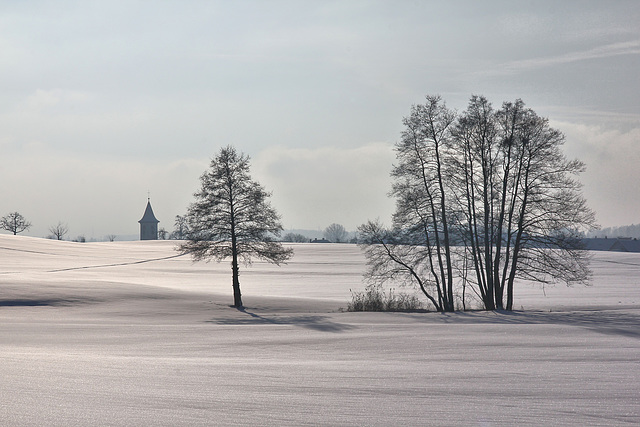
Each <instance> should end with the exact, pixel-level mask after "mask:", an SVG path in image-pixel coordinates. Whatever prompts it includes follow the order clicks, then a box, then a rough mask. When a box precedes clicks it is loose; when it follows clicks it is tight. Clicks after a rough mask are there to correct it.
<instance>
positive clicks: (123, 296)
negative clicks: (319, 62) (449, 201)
mask: <svg viewBox="0 0 640 427" xmlns="http://www.w3.org/2000/svg"><path fill="white" fill-rule="evenodd" d="M173 246H174V243H173V242H121V243H119V242H110V243H106V242H105V243H71V242H56V241H49V240H43V239H33V238H28V237H20V236H17V237H16V236H7V235H2V236H0V361H1V363H0V376H1V378H2V381H0V399H1V401H0V402H1V403H0V405H1V406H0V425H7V426H22V425H32V426H41V425H57V426H87V425H114V426H131V425H158V426H159V425H166V426H177V425H185V426H192V425H380V426H383V425H443V426H452V425H467V426H473V425H477V426H492V425H501V426H506V425H536V426H539V425H558V426H560V425H601V426H614V425H639V424H640V254H621V253H604V252H603V253H595V254H594V256H595V259H594V262H593V268H594V271H595V277H594V283H593V286H592V287H589V288H584V287H574V288H566V287H564V286H556V287H552V288H547V289H545V290H544V291H543V290H542V289H541V288H540V287H538V286H529V285H524V286H521V287H520V288H519V289H518V292H517V295H516V304H515V305H516V306H517V307H518V308H521V307H522V308H523V309H524V311H520V310H519V311H516V312H514V313H501V314H500V313H486V312H475V313H457V314H447V315H443V314H438V313H413V314H400V313H395V314H394V313H345V312H341V311H340V310H339V309H340V308H341V307H346V304H347V301H348V300H349V297H350V292H349V290H350V289H353V290H361V289H362V288H363V284H362V279H361V274H362V271H363V268H364V258H363V256H362V254H361V253H360V251H359V250H358V248H357V247H356V246H353V245H323V244H300V245H293V246H294V249H295V253H296V255H295V257H294V258H293V260H292V262H290V263H289V264H288V265H286V266H283V267H280V268H278V267H274V266H271V265H268V264H263V263H255V264H254V265H253V266H252V267H250V268H247V269H244V270H242V275H241V286H242V290H243V297H244V302H245V304H246V306H247V308H246V310H245V311H238V310H234V309H232V308H230V307H229V304H230V303H231V302H232V297H231V286H230V271H229V270H230V269H229V266H228V264H227V263H223V264H216V263H210V264H206V263H200V264H192V263H191V261H190V260H189V258H188V257H183V256H176V253H175V252H174V251H173Z"/></svg>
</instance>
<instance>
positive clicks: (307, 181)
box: [0, 0, 640, 239]
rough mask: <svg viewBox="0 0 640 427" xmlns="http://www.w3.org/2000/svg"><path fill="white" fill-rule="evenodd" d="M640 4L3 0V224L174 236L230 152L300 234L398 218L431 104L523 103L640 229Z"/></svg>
mask: <svg viewBox="0 0 640 427" xmlns="http://www.w3.org/2000/svg"><path fill="white" fill-rule="evenodd" d="M639 22H640V2H638V1H636V0H630V1H615V0H612V1H567V0H563V1H557V0H554V1H537V2H531V1H521V2H518V1H513V0H511V1H504V2H503V1H493V2H491V1H483V2H478V1H475V0H473V1H446V2H445V1H443V2H430V1H398V0H393V1H345V0H339V1H218V2H215V1H202V2H199V1H188V2H185V1H114V0H110V1H91V2H85V1H29V2H20V1H0V87H1V92H2V96H0V150H1V153H2V168H1V170H0V215H5V214H6V213H9V212H13V211H19V212H21V213H22V214H23V215H24V216H25V217H26V218H27V219H29V220H30V221H31V222H32V223H33V228H32V229H31V230H30V231H29V232H28V233H26V234H28V235H32V236H46V235H47V234H49V233H48V228H49V227H50V226H52V225H54V224H56V223H57V222H58V221H62V222H64V223H67V224H68V225H69V228H70V234H69V236H68V238H75V237H76V236H78V235H85V236H86V237H87V238H96V239H101V238H103V236H105V235H106V234H118V235H126V234H137V233H138V223H137V221H138V220H139V219H140V218H141V217H142V214H143V213H144V208H145V205H146V201H147V194H148V192H150V195H151V203H152V205H153V208H154V211H155V214H156V216H157V217H158V219H159V220H160V221H161V222H160V226H161V227H165V228H166V229H167V230H171V229H172V228H173V220H174V217H175V215H178V214H183V213H184V212H185V211H186V208H187V206H188V204H189V203H190V202H191V201H192V194H193V193H194V192H195V191H196V190H197V189H198V187H199V176H200V175H201V174H202V173H203V172H204V171H205V169H206V168H207V167H208V164H209V161H210V159H211V157H213V156H214V155H215V154H216V152H217V151H218V150H219V149H220V147H222V146H225V145H228V144H231V145H234V146H235V147H236V148H237V149H239V150H240V151H243V152H245V153H247V154H249V155H250V156H251V158H252V172H253V176H254V178H256V179H257V180H259V181H260V182H261V183H262V184H263V185H264V186H265V187H267V189H268V190H270V191H272V192H273V197H272V203H273V205H274V206H275V208H276V209H277V210H278V211H279V212H280V213H281V215H282V222H283V225H284V227H285V228H286V229H292V228H298V229H314V230H319V229H324V228H325V227H326V226H327V225H329V224H330V223H333V222H337V223H341V224H343V225H344V226H345V227H346V228H347V229H349V230H355V228H356V227H357V226H358V225H359V224H362V223H363V222H365V221H366V220H367V219H375V218H380V219H381V220H383V221H385V222H387V223H389V222H390V216H391V213H392V211H393V209H394V205H393V200H391V199H389V198H388V197H387V192H388V190H389V188H390V184H391V181H390V178H389V172H390V170H391V165H392V163H393V162H394V155H393V150H392V146H393V143H394V142H395V141H397V140H398V137H399V134H400V132H401V130H402V118H403V116H406V115H407V114H408V113H409V110H410V107H411V105H412V104H416V103H421V102H423V101H424V96H425V95H427V94H440V95H442V97H443V98H444V99H445V100H446V102H447V104H448V105H449V106H450V107H452V108H455V109H458V110H463V109H464V108H465V107H466V104H467V101H468V99H469V97H470V96H471V95H472V94H482V95H485V96H487V97H488V98H489V99H490V100H491V101H492V102H493V104H494V106H496V107H499V106H500V104H501V103H502V102H503V101H508V100H509V101H511V100H515V99H516V98H522V99H523V100H524V102H525V103H526V104H527V106H529V107H531V108H533V109H534V110H535V111H536V112H538V114H540V115H542V116H545V117H548V118H549V119H550V121H551V124H552V126H554V127H556V128H558V129H559V130H561V131H562V132H564V133H565V135H566V137H567V141H566V145H565V152H566V153H567V155H568V156H569V157H578V158H579V159H581V160H583V161H584V162H585V163H586V164H587V172H586V173H585V174H583V175H582V178H581V180H582V182H583V183H584V185H585V187H584V193H585V195H586V197H587V199H588V200H589V202H590V205H591V207H592V208H593V209H594V210H595V211H596V213H597V217H598V221H599V222H600V224H602V225H603V226H614V225H625V224H631V223H640V25H639V24H638V23H639Z"/></svg>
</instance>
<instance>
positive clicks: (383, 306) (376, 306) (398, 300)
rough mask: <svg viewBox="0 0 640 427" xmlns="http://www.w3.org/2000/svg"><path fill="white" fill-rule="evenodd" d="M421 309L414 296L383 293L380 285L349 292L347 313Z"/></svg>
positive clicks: (391, 292)
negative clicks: (349, 299)
mask: <svg viewBox="0 0 640 427" xmlns="http://www.w3.org/2000/svg"><path fill="white" fill-rule="evenodd" d="M422 308H423V306H422V302H421V301H420V300H419V299H418V297H416V296H415V295H408V294H405V293H402V292H401V293H395V292H394V290H393V289H390V290H389V292H388V293H387V292H385V291H384V289H382V286H380V285H369V286H367V287H366V288H365V290H364V291H363V292H353V291H351V302H349V304H348V305H347V311H415V310H421V309H422Z"/></svg>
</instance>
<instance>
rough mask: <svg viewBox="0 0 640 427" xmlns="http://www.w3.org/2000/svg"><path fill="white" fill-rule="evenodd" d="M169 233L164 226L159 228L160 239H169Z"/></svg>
mask: <svg viewBox="0 0 640 427" xmlns="http://www.w3.org/2000/svg"><path fill="white" fill-rule="evenodd" d="M168 234H169V233H168V232H167V230H165V229H164V227H160V229H159V230H158V238H159V239H160V240H167V235H168Z"/></svg>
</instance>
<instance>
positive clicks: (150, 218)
mask: <svg viewBox="0 0 640 427" xmlns="http://www.w3.org/2000/svg"><path fill="white" fill-rule="evenodd" d="M138 222H139V223H143V222H147V223H148V222H151V223H156V224H157V223H159V222H160V221H158V220H157V219H156V216H155V215H154V214H153V209H151V201H150V200H147V208H146V209H145V210H144V215H142V219H141V220H140V221H138Z"/></svg>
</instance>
